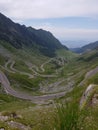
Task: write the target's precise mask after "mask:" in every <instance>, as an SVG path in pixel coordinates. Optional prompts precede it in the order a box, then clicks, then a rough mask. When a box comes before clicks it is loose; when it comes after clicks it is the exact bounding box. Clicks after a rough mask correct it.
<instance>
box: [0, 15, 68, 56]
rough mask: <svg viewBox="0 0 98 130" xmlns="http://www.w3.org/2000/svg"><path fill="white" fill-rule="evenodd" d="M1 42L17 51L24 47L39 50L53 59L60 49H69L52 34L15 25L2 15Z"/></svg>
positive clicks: (0, 25)
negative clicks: (8, 44) (6, 43)
mask: <svg viewBox="0 0 98 130" xmlns="http://www.w3.org/2000/svg"><path fill="white" fill-rule="evenodd" d="M0 40H3V41H6V42H8V43H10V44H11V45H12V46H14V47H15V48H17V49H22V48H23V46H26V47H29V48H31V47H32V48H35V49H38V50H39V51H40V52H41V53H42V54H43V55H46V56H49V57H53V56H55V52H56V50H58V49H62V48H63V49H65V50H68V48H67V47H66V46H64V45H62V44H61V43H60V41H59V40H58V39H56V38H55V37H54V36H53V35H52V33H50V32H48V31H45V30H42V29H39V30H36V29H34V28H32V27H26V26H25V25H20V24H17V23H14V22H13V21H12V20H10V19H9V18H7V17H6V16H4V15H3V14H1V13H0Z"/></svg>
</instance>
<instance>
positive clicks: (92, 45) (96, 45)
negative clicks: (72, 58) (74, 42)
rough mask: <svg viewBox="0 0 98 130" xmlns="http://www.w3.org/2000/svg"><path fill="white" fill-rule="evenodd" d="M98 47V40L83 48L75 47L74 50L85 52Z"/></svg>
mask: <svg viewBox="0 0 98 130" xmlns="http://www.w3.org/2000/svg"><path fill="white" fill-rule="evenodd" d="M96 48H98V41H96V42H92V43H90V44H87V45H85V46H83V47H81V48H75V49H73V50H72V51H73V52H76V53H85V52H88V51H91V50H94V49H96Z"/></svg>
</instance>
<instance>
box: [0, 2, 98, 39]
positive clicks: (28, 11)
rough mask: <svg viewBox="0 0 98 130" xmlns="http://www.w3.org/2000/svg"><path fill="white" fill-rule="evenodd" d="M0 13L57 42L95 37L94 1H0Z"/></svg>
mask: <svg viewBox="0 0 98 130" xmlns="http://www.w3.org/2000/svg"><path fill="white" fill-rule="evenodd" d="M0 12H1V13H3V14H4V15H6V16H8V17H10V18H11V19H12V20H14V21H15V22H19V23H21V24H25V25H27V26H32V27H34V28H37V29H39V28H42V29H45V30H48V31H51V32H52V33H53V34H54V35H55V36H56V37H57V38H58V39H59V40H61V41H64V40H65V41H67V40H70V41H73V40H78V41H79V40H85V41H96V40H98V0H0Z"/></svg>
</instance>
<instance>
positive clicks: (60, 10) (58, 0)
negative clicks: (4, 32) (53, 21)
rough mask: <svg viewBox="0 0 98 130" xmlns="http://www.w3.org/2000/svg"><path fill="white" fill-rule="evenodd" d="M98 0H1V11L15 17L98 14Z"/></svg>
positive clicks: (90, 15)
mask: <svg viewBox="0 0 98 130" xmlns="http://www.w3.org/2000/svg"><path fill="white" fill-rule="evenodd" d="M97 6H98V0H0V11H1V12H3V13H5V14H6V15H7V16H9V17H11V18H13V19H32V18H57V17H67V16H68V17H69V16H70V17H71V16H88V17H92V16H98V7H97Z"/></svg>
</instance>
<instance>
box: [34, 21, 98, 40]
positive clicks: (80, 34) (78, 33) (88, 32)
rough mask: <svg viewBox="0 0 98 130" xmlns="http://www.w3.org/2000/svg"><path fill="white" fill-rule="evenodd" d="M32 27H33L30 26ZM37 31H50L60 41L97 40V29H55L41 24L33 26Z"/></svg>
mask: <svg viewBox="0 0 98 130" xmlns="http://www.w3.org/2000/svg"><path fill="white" fill-rule="evenodd" d="M32 27H33V26H32ZM35 27H36V28H37V29H39V28H42V29H45V30H48V31H51V32H52V33H53V34H54V35H55V36H56V37H57V38H59V39H61V40H65V39H66V40H82V39H84V40H91V41H92V40H98V29H85V28H72V29H71V28H67V27H55V26H53V25H52V24H50V23H43V24H41V25H39V26H38V25H37V26H35Z"/></svg>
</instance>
